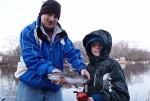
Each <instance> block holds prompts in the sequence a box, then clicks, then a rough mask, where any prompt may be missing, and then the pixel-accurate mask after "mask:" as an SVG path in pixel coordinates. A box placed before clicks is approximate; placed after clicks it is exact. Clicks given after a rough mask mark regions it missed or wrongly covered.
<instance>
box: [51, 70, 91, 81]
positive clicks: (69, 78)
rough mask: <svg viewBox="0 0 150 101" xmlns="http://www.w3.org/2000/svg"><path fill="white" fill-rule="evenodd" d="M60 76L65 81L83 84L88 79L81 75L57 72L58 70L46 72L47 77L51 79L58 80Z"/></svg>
mask: <svg viewBox="0 0 150 101" xmlns="http://www.w3.org/2000/svg"><path fill="white" fill-rule="evenodd" d="M61 78H64V79H65V81H66V82H67V83H69V84H83V83H87V82H88V79H87V78H86V77H85V76H82V75H70V74H65V73H59V72H55V73H50V74H48V79H50V80H53V81H58V80H60V79H61Z"/></svg>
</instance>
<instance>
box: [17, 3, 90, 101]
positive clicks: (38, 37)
mask: <svg viewBox="0 0 150 101" xmlns="http://www.w3.org/2000/svg"><path fill="white" fill-rule="evenodd" d="M60 12H61V5H60V4H59V3H58V2H57V1H55V0H48V1H46V2H45V3H44V4H43V5H42V6H41V10H40V13H39V16H38V18H37V21H35V22H33V23H32V24H30V25H28V26H26V27H25V28H24V29H23V30H22V32H21V35H20V45H21V53H22V56H21V59H20V62H19V63H18V68H17V71H16V73H15V77H17V78H18V79H19V83H18V91H17V98H16V99H17V101H63V98H62V91H61V85H63V84H64V83H65V81H64V80H59V81H57V82H55V83H56V84H55V83H53V81H50V80H48V77H47V75H48V74H49V73H52V72H63V63H64V58H67V62H69V63H71V64H72V67H74V68H76V69H77V71H78V72H79V73H80V74H81V75H86V76H87V77H88V79H90V75H89V73H88V71H87V70H86V66H85V64H84V63H83V59H82V58H81V56H80V51H79V50H77V49H75V48H74V46H73V44H72V42H71V40H70V39H69V38H68V36H67V33H66V32H65V31H64V30H63V29H62V28H61V26H60V24H59V23H58V20H59V18H60Z"/></svg>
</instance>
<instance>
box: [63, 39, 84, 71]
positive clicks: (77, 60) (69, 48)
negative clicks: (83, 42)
mask: <svg viewBox="0 0 150 101" xmlns="http://www.w3.org/2000/svg"><path fill="white" fill-rule="evenodd" d="M65 43H66V44H65V47H64V57H65V58H67V62H68V63H70V64H71V65H72V67H73V68H75V69H76V70H77V71H78V72H79V73H80V71H81V70H82V69H83V68H86V65H85V64H84V63H83V58H82V57H81V54H80V50H79V49H76V48H75V47H74V45H73V43H72V41H71V40H70V39H69V38H68V37H67V39H66V42H65Z"/></svg>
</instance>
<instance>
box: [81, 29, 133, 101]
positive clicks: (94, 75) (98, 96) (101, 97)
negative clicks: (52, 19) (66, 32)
mask: <svg viewBox="0 0 150 101" xmlns="http://www.w3.org/2000/svg"><path fill="white" fill-rule="evenodd" d="M83 46H84V47H85V50H86V53H87V55H88V57H89V61H90V63H89V64H88V66H87V69H88V72H89V73H90V77H91V80H90V82H89V84H88V86H87V89H86V88H85V91H86V92H87V94H88V96H89V97H88V101H129V99H130V96H129V92H128V87H127V84H126V81H125V76H124V73H123V71H122V69H121V66H120V65H119V63H118V62H117V61H115V60H114V59H112V58H110V57H109V54H110V51H111V47H112V38H111V35H110V33H109V32H107V31H105V30H96V31H93V32H91V33H90V34H88V35H86V36H85V37H84V39H83Z"/></svg>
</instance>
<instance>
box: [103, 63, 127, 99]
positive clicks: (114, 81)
mask: <svg viewBox="0 0 150 101" xmlns="http://www.w3.org/2000/svg"><path fill="white" fill-rule="evenodd" d="M100 95H101V96H102V99H103V101H129V99H130V96H129V92H128V87H127V84H126V81H125V76H124V73H123V71H122V69H121V66H120V65H119V63H118V62H116V61H115V62H114V63H113V64H112V66H111V72H110V78H109V87H108V88H105V89H104V90H102V91H100Z"/></svg>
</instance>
